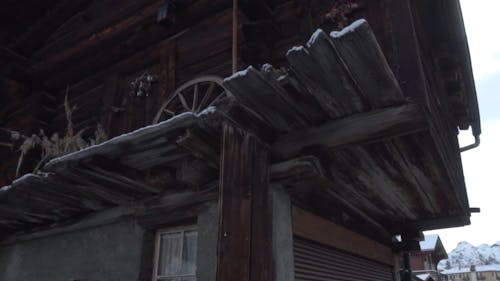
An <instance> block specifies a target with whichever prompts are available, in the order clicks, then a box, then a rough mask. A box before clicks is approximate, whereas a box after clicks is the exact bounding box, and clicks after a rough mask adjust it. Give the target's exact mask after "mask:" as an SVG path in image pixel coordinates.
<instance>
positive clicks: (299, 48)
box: [286, 46, 304, 56]
mask: <svg viewBox="0 0 500 281" xmlns="http://www.w3.org/2000/svg"><path fill="white" fill-rule="evenodd" d="M302 50H304V46H295V47H292V48H291V49H290V50H288V51H287V52H286V55H287V56H288V55H289V54H290V53H292V52H300V51H302Z"/></svg>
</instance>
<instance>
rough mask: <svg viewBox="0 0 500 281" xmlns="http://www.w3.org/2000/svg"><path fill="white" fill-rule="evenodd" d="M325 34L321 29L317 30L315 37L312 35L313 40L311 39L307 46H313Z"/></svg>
mask: <svg viewBox="0 0 500 281" xmlns="http://www.w3.org/2000/svg"><path fill="white" fill-rule="evenodd" d="M324 33H325V32H323V30H322V29H321V28H318V29H316V31H314V33H313V35H311V38H310V39H309V41H307V46H309V47H310V46H311V45H312V44H314V42H316V40H318V38H319V37H320V36H321V35H322V34H324Z"/></svg>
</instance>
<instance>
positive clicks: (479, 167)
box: [426, 0, 500, 252]
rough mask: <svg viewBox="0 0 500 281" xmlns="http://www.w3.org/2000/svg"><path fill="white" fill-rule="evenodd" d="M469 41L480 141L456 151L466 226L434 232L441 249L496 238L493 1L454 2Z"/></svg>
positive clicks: (499, 96) (499, 216) (498, 74)
mask: <svg viewBox="0 0 500 281" xmlns="http://www.w3.org/2000/svg"><path fill="white" fill-rule="evenodd" d="M460 3H461V5H462V13H463V17H464V22H465V29H466V32H467V38H468V41H469V48H470V53H471V60H472V68H473V72H474V79H475V82H476V90H477V96H478V101H479V110H480V114H481V127H482V134H481V145H480V146H479V147H478V148H476V149H473V150H470V151H467V152H463V153H462V164H463V167H464V175H465V182H466V185H467V193H468V196H469V205H470V206H471V207H479V208H481V212H480V213H475V214H472V217H471V225H470V226H465V227H459V228H450V229H444V230H439V231H428V232H426V234H429V233H437V234H439V236H440V237H441V241H442V242H443V244H444V246H445V249H446V251H447V252H451V251H452V250H453V249H454V248H455V247H456V245H457V244H458V243H459V242H461V241H467V242H469V243H471V244H472V245H475V246H478V245H480V244H489V245H491V244H493V243H495V242H496V241H500V223H499V221H500V188H499V187H500V182H499V180H498V178H499V177H498V174H500V165H499V164H498V163H499V161H498V160H499V159H500V36H499V35H500V32H499V31H498V27H499V26H500V24H499V23H498V11H499V10H500V1H499V0H460ZM470 135H471V133H470V132H467V131H461V133H460V135H459V141H460V143H461V145H462V146H465V145H467V144H470V143H473V142H474V140H473V138H472V137H471V136H470Z"/></svg>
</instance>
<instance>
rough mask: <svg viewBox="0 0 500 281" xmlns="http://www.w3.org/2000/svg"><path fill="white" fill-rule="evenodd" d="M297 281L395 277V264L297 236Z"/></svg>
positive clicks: (371, 280) (388, 279)
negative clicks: (359, 255)
mask: <svg viewBox="0 0 500 281" xmlns="http://www.w3.org/2000/svg"><path fill="white" fill-rule="evenodd" d="M293 252H294V259H295V280H296V281H306V280H307V281H354V280H355V281H374V280H376V281H379V280H380V281H393V276H392V267H391V266H389V265H385V264H382V263H378V262H375V261H371V260H368V259H365V258H360V257H357V256H354V255H351V254H348V253H345V252H342V251H339V250H336V249H334V248H331V247H328V246H323V245H321V244H317V243H314V242H311V241H308V240H305V239H302V238H300V237H294V242H293Z"/></svg>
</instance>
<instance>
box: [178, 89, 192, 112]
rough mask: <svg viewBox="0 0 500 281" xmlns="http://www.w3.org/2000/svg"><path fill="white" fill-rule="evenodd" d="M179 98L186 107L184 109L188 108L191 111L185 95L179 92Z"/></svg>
mask: <svg viewBox="0 0 500 281" xmlns="http://www.w3.org/2000/svg"><path fill="white" fill-rule="evenodd" d="M178 97H179V100H180V101H181V103H182V107H184V109H186V110H187V111H190V110H191V108H190V107H189V106H188V104H187V102H186V99H185V98H184V96H183V95H182V93H179V96H178Z"/></svg>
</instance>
